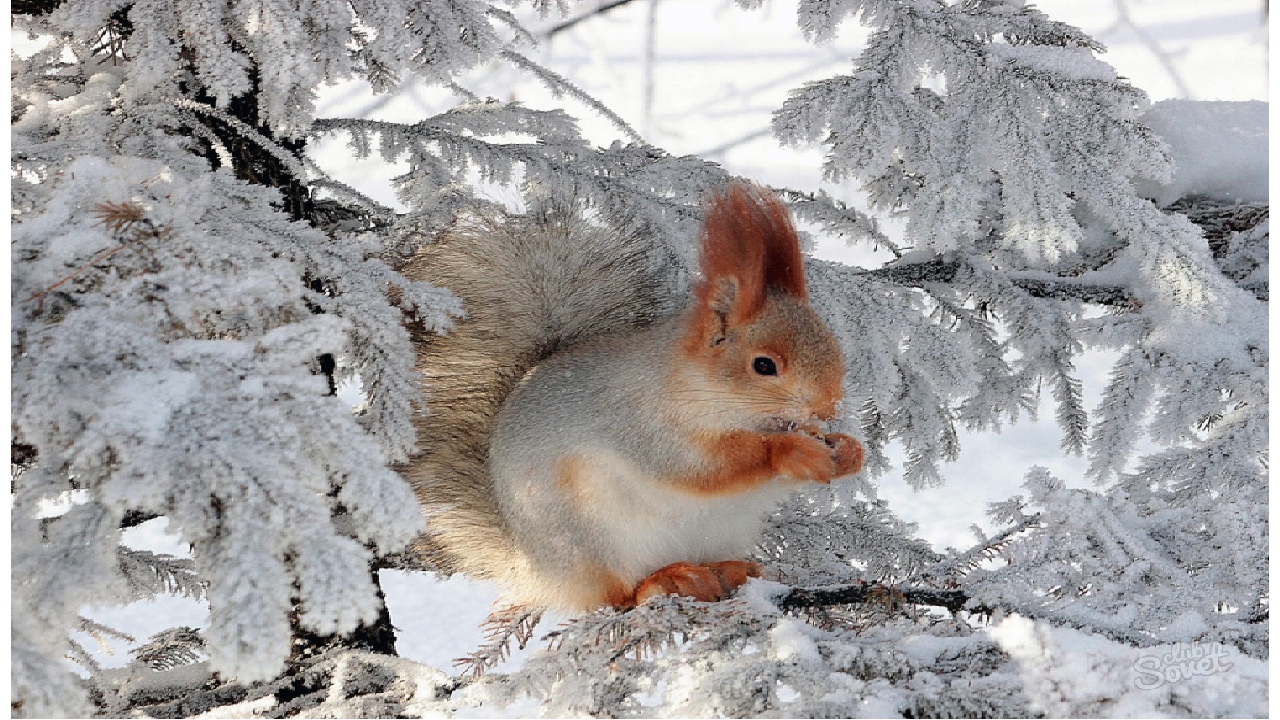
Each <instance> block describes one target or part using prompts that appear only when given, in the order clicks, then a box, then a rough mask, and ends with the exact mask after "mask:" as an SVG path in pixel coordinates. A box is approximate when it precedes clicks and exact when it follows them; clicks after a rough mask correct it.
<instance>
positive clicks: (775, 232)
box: [689, 183, 809, 349]
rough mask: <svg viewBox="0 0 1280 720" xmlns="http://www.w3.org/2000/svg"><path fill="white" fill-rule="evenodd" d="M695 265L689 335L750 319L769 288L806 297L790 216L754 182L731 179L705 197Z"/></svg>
mask: <svg viewBox="0 0 1280 720" xmlns="http://www.w3.org/2000/svg"><path fill="white" fill-rule="evenodd" d="M699 264H700V265H701V267H702V275H703V279H702V281H701V282H700V283H698V285H697V286H696V287H695V288H694V300H695V306H696V307H697V308H698V311H697V313H696V314H695V315H694V317H693V319H692V322H693V325H694V326H695V327H694V328H691V329H693V330H694V332H691V333H690V335H689V337H690V338H691V339H694V338H696V339H697V340H698V341H700V340H701V339H702V338H706V337H709V336H713V335H714V334H715V333H716V331H717V330H720V331H723V330H724V329H725V327H726V326H730V327H731V326H738V325H742V324H744V323H748V322H750V321H751V320H752V319H754V318H755V317H756V316H758V315H759V314H760V312H761V311H762V310H764V306H765V301H766V300H767V297H768V293H769V292H770V291H773V292H780V293H782V294H785V295H790V296H792V297H795V298H798V299H800V300H807V299H808V297H809V294H808V289H807V287H806V285H805V281H804V265H803V263H802V261H801V255H800V239H799V237H798V236H797V235H796V230H795V227H794V226H793V225H792V224H791V216H790V214H789V213H788V212H787V208H786V206H784V205H783V204H782V202H781V201H780V200H778V198H777V197H775V196H774V195H773V194H772V193H771V192H770V191H769V190H767V189H766V188H762V187H760V186H758V185H753V184H749V183H735V184H733V185H730V186H729V188H728V189H727V190H726V191H725V192H724V193H723V194H719V195H713V196H712V197H711V198H710V199H709V200H708V201H707V203H706V207H705V210H704V218H703V230H702V247H701V252H700V257H699ZM698 346H699V347H700V343H698ZM690 349H695V348H690Z"/></svg>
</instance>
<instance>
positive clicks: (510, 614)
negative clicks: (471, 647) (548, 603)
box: [453, 605, 543, 678]
mask: <svg viewBox="0 0 1280 720" xmlns="http://www.w3.org/2000/svg"><path fill="white" fill-rule="evenodd" d="M542 612H543V611H542V609H541V608H536V607H528V606H525V605H506V606H503V607H500V608H498V609H497V610H494V611H493V612H492V613H491V614H490V615H489V617H488V618H487V619H485V621H484V623H483V624H482V625H481V627H482V628H483V629H484V635H485V641H484V643H483V644H481V645H480V647H479V648H477V649H476V650H475V651H474V652H472V653H470V654H468V655H466V656H465V657H460V658H458V659H456V660H454V661H453V664H454V666H455V667H458V668H460V669H461V670H462V674H463V676H465V677H471V678H478V677H480V676H481V675H484V674H485V672H486V671H488V670H489V669H491V668H494V667H496V666H498V665H499V664H500V663H501V662H502V661H503V660H506V659H507V658H508V657H510V655H511V643H512V642H513V641H514V642H515V644H516V647H518V648H519V649H521V650H523V649H524V648H525V646H527V645H528V644H529V640H531V639H532V638H533V631H534V629H535V628H537V626H538V622H539V621H541V620H542Z"/></svg>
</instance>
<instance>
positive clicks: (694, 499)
mask: <svg viewBox="0 0 1280 720" xmlns="http://www.w3.org/2000/svg"><path fill="white" fill-rule="evenodd" d="M704 210H705V215H704V217H705V219H704V224H703V232H702V239H701V253H700V266H701V271H702V278H701V279H700V280H698V281H697V282H696V284H695V287H694V291H693V296H692V299H691V302H689V303H688V305H687V307H685V308H683V309H682V310H678V311H675V312H672V311H671V309H670V308H669V307H667V303H668V302H669V297H670V289H669V287H668V284H667V282H666V280H665V278H664V277H663V274H662V272H661V271H660V268H659V266H660V265H661V263H660V261H659V259H658V258H656V257H655V253H657V252H658V250H656V249H655V247H654V245H655V244H654V243H652V241H651V240H649V241H646V239H645V238H644V237H643V234H637V233H634V232H627V231H619V230H606V229H603V228H600V227H599V226H597V225H592V224H591V223H589V222H587V221H585V220H583V219H582V218H581V217H578V216H576V215H575V214H573V213H555V212H549V213H541V214H539V213H533V214H531V215H530V216H528V217H512V216H503V217H494V218H490V219H488V220H485V221H483V222H479V223H477V224H475V226H473V227H468V228H459V229H455V230H454V231H453V232H451V233H448V234H447V235H446V236H445V237H444V238H443V239H442V240H441V241H440V242H439V243H437V244H434V245H431V246H428V247H427V248H425V249H424V250H423V251H422V252H421V253H420V254H419V255H418V256H417V257H416V258H415V259H414V261H413V262H412V263H411V264H410V267H409V269H408V271H407V272H406V274H407V275H409V276H410V277H411V278H414V279H421V280H428V281H430V282H432V283H434V284H436V285H441V286H444V287H448V288H450V289H452V290H453V291H454V292H455V293H457V294H458V295H459V296H461V298H462V299H463V302H464V307H465V309H466V310H467V312H468V316H467V318H466V319H465V320H463V321H461V322H460V323H459V326H458V328H457V330H456V331H455V332H454V333H453V334H451V335H449V336H445V337H436V336H428V335H425V334H422V335H418V336H417V337H416V338H415V339H416V342H417V344H418V349H419V369H420V371H421V373H422V375H423V386H424V391H425V392H426V393H427V394H428V397H429V399H430V400H433V401H434V402H433V403H432V408H433V412H434V415H433V416H428V417H425V418H423V420H422V421H421V423H420V433H421V436H422V437H424V438H427V439H428V442H427V447H426V450H425V452H424V453H423V455H421V456H419V457H418V458H417V459H415V460H414V461H413V462H411V464H410V465H409V466H408V467H407V468H406V469H405V476H406V477H407V478H408V479H409V481H410V483H411V484H412V485H413V486H414V488H415V490H416V492H417V493H418V497H419V499H420V501H421V503H422V505H423V507H424V509H425V511H426V512H427V514H428V516H429V521H430V524H429V527H430V530H429V531H428V533H427V534H426V535H424V536H423V537H422V538H421V539H420V540H419V542H418V543H417V546H416V549H417V552H418V553H419V554H420V555H421V556H422V557H424V558H425V559H426V560H427V562H428V563H429V564H431V565H434V566H435V567H438V568H440V569H443V570H445V571H462V572H465V573H469V574H473V575H477V576H480V577H486V578H491V579H494V580H497V581H498V582H499V583H501V584H502V585H503V586H504V589H505V592H506V593H507V597H508V599H509V600H511V601H512V602H517V603H523V604H529V605H537V606H551V607H559V608H563V609H574V610H576V609H586V608H592V607H598V606H601V605H611V606H614V607H619V608H628V607H631V606H634V605H636V604H638V603H640V602H643V601H644V600H645V599H646V598H648V597H651V596H653V595H660V594H680V595H686V596H690V597H693V598H695V599H698V600H704V601H714V600H719V599H722V598H724V597H725V596H727V595H728V594H729V593H731V592H732V591H733V590H735V589H736V588H737V587H738V586H739V585H741V584H743V583H745V582H746V581H747V579H748V578H750V577H757V576H759V575H760V568H759V566H757V565H756V564H755V563H753V562H749V561H747V560H745V559H744V558H745V557H746V556H747V555H748V553H749V552H750V551H751V550H752V548H753V547H754V546H755V544H756V543H757V542H758V541H759V539H760V534H761V531H762V528H763V523H764V519H765V517H766V516H767V515H768V514H769V513H770V512H772V511H773V510H774V509H775V508H776V507H777V505H778V504H779V503H780V502H781V501H782V500H783V499H784V498H785V497H786V496H787V495H788V494H790V493H791V492H793V491H794V490H796V489H798V488H800V487H802V486H803V485H805V484H806V483H811V482H818V483H827V482H830V481H831V480H832V479H834V478H837V477H841V476H844V475H850V474H853V473H856V472H858V471H859V470H860V469H861V467H862V460H863V452H862V446H861V445H859V443H858V441H856V440H855V439H853V438H852V437H849V436H848V435H844V434H839V433H826V432H824V425H825V423H826V422H827V421H829V420H831V419H833V417H834V416H835V413H836V404H837V402H838V401H839V400H840V398H841V394H842V384H841V377H842V372H843V371H842V368H843V363H842V360H841V355H840V349H839V347H838V346H837V344H836V341H835V338H834V337H833V336H832V334H831V332H830V330H828V329H827V327H826V326H825V325H824V324H823V323H822V321H821V320H820V319H819V317H818V315H817V314H816V313H815V312H814V311H813V309H812V308H811V307H810V306H809V304H808V292H807V289H806V286H805V279H804V271H803V265H802V262H801V254H800V246H799V241H798V238H797V236H796V232H795V229H794V227H793V225H792V223H791V219H790V216H789V214H788V212H787V210H786V208H785V207H784V206H783V205H782V203H781V202H780V201H779V200H778V199H777V198H776V197H774V196H773V195H772V193H770V192H769V191H768V190H765V189H763V188H761V187H759V186H756V185H751V184H746V183H736V184H732V185H730V186H729V187H728V188H727V189H726V190H725V191H723V192H721V193H718V194H715V195H713V196H711V197H710V198H709V199H708V200H707V201H706V203H705V207H704Z"/></svg>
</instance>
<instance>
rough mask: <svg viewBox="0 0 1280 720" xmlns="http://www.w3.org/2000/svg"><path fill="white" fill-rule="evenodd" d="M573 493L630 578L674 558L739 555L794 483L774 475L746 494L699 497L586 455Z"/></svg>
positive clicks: (613, 457) (604, 551)
mask: <svg viewBox="0 0 1280 720" xmlns="http://www.w3.org/2000/svg"><path fill="white" fill-rule="evenodd" d="M583 460H584V463H583V466H584V467H583V469H584V472H582V473H581V474H580V475H579V478H578V480H579V482H578V487H577V488H576V490H577V492H578V493H580V497H581V498H582V499H584V500H586V501H587V502H586V505H587V507H589V508H590V509H589V510H587V513H586V517H587V518H590V521H591V522H592V523H593V524H595V525H596V529H597V531H598V533H599V534H598V535H597V537H598V539H599V540H600V542H601V543H602V544H603V545H604V547H600V548H598V549H597V552H599V554H601V555H607V556H610V557H608V558H607V564H608V566H609V567H610V568H611V569H612V570H613V571H614V572H615V573H617V574H618V575H620V576H621V578H622V579H623V580H625V581H627V582H638V581H639V580H642V579H644V578H645V577H647V576H648V575H649V574H650V573H652V572H653V571H654V570H657V569H658V568H660V567H663V566H664V565H669V564H671V563H673V562H682V561H683V562H692V563H706V562H717V561H720V560H741V559H745V558H746V557H747V555H749V554H750V552H751V551H752V549H753V548H754V547H755V545H756V544H757V543H758V542H759V541H760V535H761V531H762V529H763V526H764V520H765V518H766V517H767V516H768V515H769V514H770V513H771V512H772V511H773V510H774V509H776V508H777V506H778V504H779V503H780V502H781V501H782V500H783V499H784V498H785V497H786V496H787V495H788V494H790V492H791V491H792V490H793V489H794V488H795V483H792V482H786V481H773V482H769V483H764V484H762V485H760V486H757V487H756V488H753V489H752V490H750V491H747V492H741V493H735V494H726V495H699V494H696V493H692V492H687V491H683V490H680V489H678V488H676V487H674V486H672V484H671V483H669V482H664V481H662V480H660V479H658V478H656V477H653V476H652V475H649V474H648V473H645V472H643V471H642V470H641V469H640V468H637V467H636V466H635V465H634V464H632V463H631V462H629V461H627V460H626V459H625V458H624V457H622V456H620V455H618V454H617V453H613V452H609V451H603V450H596V451H594V452H591V453H590V454H589V455H587V456H586V457H584V458H583Z"/></svg>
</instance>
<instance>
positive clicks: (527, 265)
mask: <svg viewBox="0 0 1280 720" xmlns="http://www.w3.org/2000/svg"><path fill="white" fill-rule="evenodd" d="M675 267H676V266H675V262H674V260H673V259H672V257H671V256H670V254H669V253H668V252H667V251H666V250H665V249H664V248H663V247H661V245H660V243H659V242H657V241H655V240H654V239H653V237H652V235H649V236H647V237H646V235H645V234H643V233H642V232H641V230H640V229H639V228H638V227H636V226H635V225H633V224H628V223H621V224H619V223H614V224H605V223H600V222H596V221H594V220H590V219H588V218H586V217H584V216H583V213H582V212H580V211H579V210H577V209H575V208H567V207H563V206H560V207H557V206H554V205H549V206H545V207H543V208H540V209H537V210H535V211H532V212H530V213H529V214H526V215H510V214H503V213H500V212H493V213H491V214H488V215H485V216H481V217H473V218H470V219H468V220H466V221H463V222H460V223H459V224H457V225H456V226H455V227H453V228H451V229H450V230H449V231H447V232H446V233H444V234H443V236H442V237H441V238H440V239H439V241H438V242H436V243H434V244H431V245H428V246H426V247H425V248H423V249H422V250H421V251H420V252H419V253H418V255H416V256H415V257H414V259H413V260H412V261H411V262H410V263H409V266H408V267H407V268H406V270H405V275H406V276H408V277H409V278H411V279H414V280H425V281H427V282H430V283H432V284H433V285H436V286H439V287H446V288H449V289H450V290H452V291H453V292H454V293H455V294H457V295H458V296H459V297H460V298H461V299H462V302H463V309H464V311H465V312H466V316H465V317H464V318H463V319H462V320H461V321H459V322H458V323H457V326H456V328H455V329H454V331H453V332H452V333H450V334H448V335H443V336H440V335H432V334H427V333H421V332H416V334H415V338H414V340H415V344H416V345H417V348H418V371H419V374H420V377H421V382H422V384H423V392H424V394H425V396H426V398H427V400H428V405H429V407H430V412H429V413H428V414H426V415H424V416H421V417H420V418H419V420H418V437H419V438H420V439H421V443H422V444H421V447H422V454H421V455H419V456H418V457H415V458H414V459H413V460H412V461H411V462H410V464H409V466H408V467H407V468H405V470H404V473H403V474H404V476H405V477H406V479H407V480H408V481H409V483H410V484H411V485H412V486H413V488H414V491H415V492H416V493H417V496H418V500H419V502H420V503H421V504H422V506H423V508H424V510H425V511H426V512H427V513H428V516H429V518H430V525H429V530H428V533H427V534H425V535H423V536H422V537H421V538H419V540H418V541H417V543H416V544H415V547H414V552H415V554H416V555H417V556H418V559H420V560H422V561H424V562H425V563H426V564H427V565H429V566H432V567H434V568H436V569H439V570H441V571H444V572H455V571H461V572H466V573H468V574H471V575H476V576H479V577H489V578H494V579H502V578H503V577H504V576H510V575H512V574H516V575H519V574H522V573H524V572H525V569H524V568H523V567H522V564H523V563H524V559H523V557H522V555H521V553H519V552H518V551H517V549H516V548H515V546H514V545H513V544H512V541H511V537H510V533H509V532H508V530H507V528H506V527H505V522H504V520H503V518H502V514H501V512H500V510H499V508H498V504H497V500H496V498H495V493H494V489H493V486H492V480H491V479H490V475H489V471H488V451H489V442H490V437H491V435H492V432H493V423H494V418H495V417H496V415H497V413H498V410H499V409H500V407H501V406H502V403H503V401H504V399H505V398H506V397H507V395H509V394H510V393H511V391H512V389H513V388H514V387H515V386H516V384H517V383H519V382H520V380H521V378H522V377H523V376H524V375H525V374H526V373H527V372H528V371H529V369H530V368H532V367H533V366H535V365H537V364H538V363H539V362H541V361H542V360H544V359H545V358H547V357H548V356H550V355H551V354H552V353H555V352H556V351H558V350H561V349H564V348H567V347H570V346H572V345H574V344H577V343H579V342H582V341H585V340H588V339H591V338H593V337H598V336H600V335H603V334H608V333H612V332H618V331H626V330H632V329H635V328H639V327H644V326H646V325H649V324H651V323H652V322H653V321H654V320H655V319H657V318H659V317H662V316H664V315H668V314H670V313H671V312H673V310H674V308H673V300H672V298H674V297H676V293H675V292H674V285H675V281H674V277H675V273H674V272H673V268H675Z"/></svg>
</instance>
